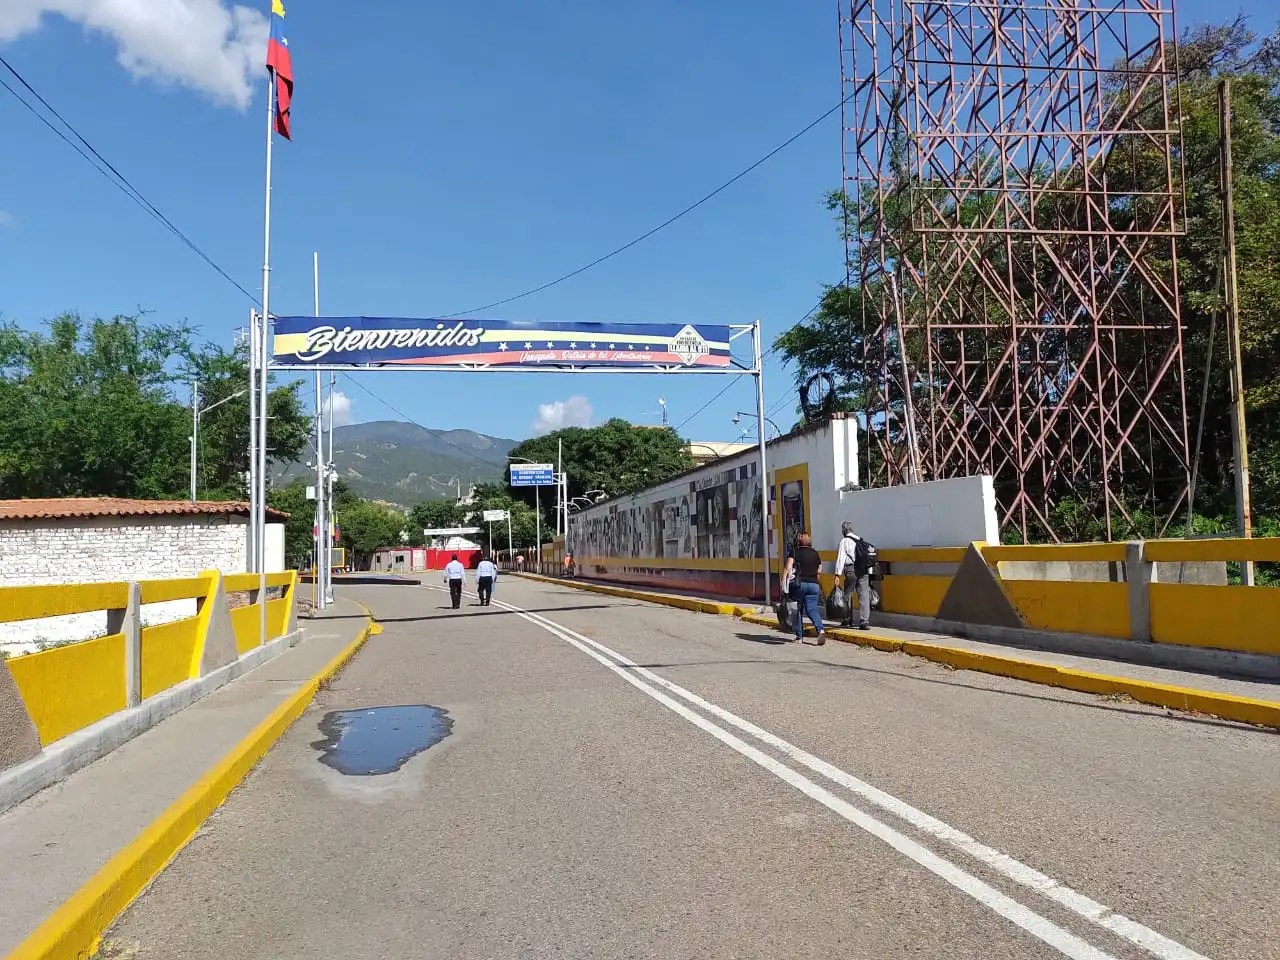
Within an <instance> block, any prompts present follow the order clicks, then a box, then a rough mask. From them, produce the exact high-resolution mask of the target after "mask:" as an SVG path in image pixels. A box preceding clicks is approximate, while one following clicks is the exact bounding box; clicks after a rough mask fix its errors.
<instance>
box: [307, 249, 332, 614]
mask: <svg viewBox="0 0 1280 960" xmlns="http://www.w3.org/2000/svg"><path fill="white" fill-rule="evenodd" d="M311 294H312V301H313V303H314V304H315V315H316V317H319V316H320V254H319V253H318V252H314V251H313V252H312V254H311ZM324 488H325V463H324V387H323V385H322V383H321V381H320V371H319V370H317V371H316V512H315V524H314V525H315V531H316V535H315V545H314V546H315V576H314V577H313V578H312V582H311V589H312V609H313V610H324V609H325V608H326V607H327V606H328V598H327V593H328V591H326V590H325V585H324V582H325V577H326V575H327V574H326V567H325V543H324V541H325V528H326V526H327V522H326V515H327V511H326V507H325V496H324V494H325V489H324Z"/></svg>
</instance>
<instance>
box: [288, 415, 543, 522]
mask: <svg viewBox="0 0 1280 960" xmlns="http://www.w3.org/2000/svg"><path fill="white" fill-rule="evenodd" d="M518 442H519V441H516V440H505V439H503V438H501V437H490V436H487V435H485V434H483V433H474V432H473V431H471V430H428V429H427V428H425V427H420V426H418V425H417V424H413V423H404V422H402V421H399V420H376V421H374V422H372V423H353V424H351V425H350V426H346V427H336V428H335V429H334V431H333V462H334V465H335V466H336V467H337V468H338V476H339V477H341V478H342V479H343V480H345V481H346V482H347V483H348V484H350V486H351V488H352V490H354V491H355V492H356V493H358V494H359V495H360V496H362V497H367V498H369V499H372V500H383V501H386V502H387V503H394V504H396V505H397V506H401V507H410V506H412V505H413V504H415V503H418V502H420V501H422V500H429V499H431V498H433V497H444V496H452V495H453V493H454V492H455V491H456V490H457V487H456V486H455V485H454V481H455V478H456V479H457V480H458V481H460V482H461V486H462V490H463V492H464V493H465V492H466V488H467V486H468V484H469V483H480V482H483V481H495V480H501V479H502V477H503V475H504V473H505V471H506V466H507V454H508V453H510V452H511V449H512V448H513V447H515V445H516V444H517V443H518ZM308 472H309V470H308V467H307V466H306V465H305V464H302V463H294V464H291V465H290V466H288V467H287V468H286V469H285V470H284V471H282V472H281V475H280V478H279V479H280V480H281V481H283V482H287V481H289V480H291V479H293V478H294V477H299V476H305V475H307V474H308Z"/></svg>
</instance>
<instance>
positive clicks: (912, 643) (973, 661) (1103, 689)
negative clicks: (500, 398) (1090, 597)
mask: <svg viewBox="0 0 1280 960" xmlns="http://www.w3.org/2000/svg"><path fill="white" fill-rule="evenodd" d="M517 576H521V577H524V578H526V579H529V580H537V581H539V582H542V583H550V584H555V585H557V586H562V587H573V588H575V589H577V590H588V591H590V592H592V593H603V594H608V595H609V596H615V597H625V598H627V599H629V600H644V601H647V602H649V603H657V604H663V605H665V606H669V607H679V608H682V609H685V610H697V611H699V612H701V613H719V614H721V615H725V616H736V617H738V618H739V619H741V620H744V621H746V622H747V623H754V624H758V625H759V626H763V627H777V620H776V619H774V618H772V617H765V616H761V615H760V614H758V613H754V612H753V611H752V610H751V609H749V608H747V607H743V606H741V605H736V604H732V603H716V602H712V601H709V600H698V599H695V598H693V597H675V596H670V595H668V594H662V593H649V592H647V591H644V590H626V589H622V588H619V587H606V586H603V585H601V584H595V583H581V582H579V581H575V580H558V579H555V578H553V577H542V576H538V575H537V574H531V573H522V574H517ZM806 630H807V632H809V633H812V632H813V629H812V628H811V627H809V628H806ZM827 633H828V635H830V636H831V637H834V638H835V639H836V640H841V641H843V642H845V643H856V644H858V645H859V646H862V647H874V648H875V649H876V650H883V651H885V652H887V653H905V654H909V655H910V656H913V657H920V658H922V659H925V660H932V661H933V662H934V663H941V664H945V665H947V666H950V667H955V668H956V669H957V670H973V671H975V672H978V673H989V674H993V675H995V676H1000V677H1011V678H1013V679H1015V680H1025V681H1026V682H1028V683H1039V684H1043V685H1045V686H1050V687H1061V688H1062V689H1064V690H1075V691H1076V692H1078V693H1095V694H1100V695H1102V696H1114V695H1116V694H1122V695H1124V696H1127V697H1129V698H1130V699H1132V700H1136V701H1138V702H1139V703H1145V704H1148V705H1150V706H1155V707H1166V708H1168V709H1171V710H1183V711H1186V712H1189V713H1203V714H1208V715H1209V716H1212V717H1218V718H1219V719H1221V720H1234V721H1236V722H1238V723H1247V724H1251V725H1252V726H1256V727H1272V728H1274V729H1278V730H1280V702H1276V701H1273V700H1256V699H1254V698H1252V697H1238V696H1235V695H1234V694H1230V693H1216V692H1214V691H1212V690H1197V689H1195V688H1193V687H1175V686H1173V685H1171V684H1165V683H1153V682H1151V681H1148V680H1131V679H1129V678H1127V677H1116V676H1112V675H1110V674H1105V673H1089V672H1088V671H1085V670H1074V669H1071V668H1070V667H1059V666H1055V665H1054V664H1051V663H1039V662H1037V661H1033V660H1019V659H1018V658H1017V657H1004V656H1000V655H999V654H993V653H983V652H979V651H977V650H966V649H963V648H961V647H948V646H946V645H945V644H940V643H925V642H923V641H918V640H899V639H897V638H896V637H886V636H881V635H877V634H874V633H869V632H867V631H865V630H858V631H853V630H841V629H839V628H832V629H829V630H827Z"/></svg>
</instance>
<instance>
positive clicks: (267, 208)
mask: <svg viewBox="0 0 1280 960" xmlns="http://www.w3.org/2000/svg"><path fill="white" fill-rule="evenodd" d="M275 104H276V75H275V71H274V70H273V71H271V72H270V74H269V75H268V77H267V177H266V190H265V193H264V197H263V217H262V226H263V240H262V321H261V323H260V325H259V327H258V351H259V352H258V360H259V364H258V371H257V374H258V382H257V383H255V384H252V387H253V389H255V390H257V391H258V422H257V423H256V424H254V428H255V429H256V430H257V432H258V440H257V449H256V451H255V452H256V454H257V464H256V466H257V478H256V479H257V483H258V513H257V516H256V517H254V525H255V531H256V534H257V536H256V538H255V539H256V544H255V546H256V550H255V554H254V567H253V571H254V572H255V573H264V572H265V571H266V543H265V540H266V517H267V513H266V499H267V478H266V462H267V457H266V453H267V451H266V449H265V448H266V440H267V391H266V384H267V336H268V333H267V330H268V327H269V325H270V321H271V145H272V142H273V141H274V139H275V136H274V135H275ZM265 614H266V608H265V607H264V608H263V615H264V623H265ZM263 639H264V640H265V639H266V637H265V634H264V636H263Z"/></svg>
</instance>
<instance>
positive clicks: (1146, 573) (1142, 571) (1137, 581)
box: [1124, 540, 1156, 643]
mask: <svg viewBox="0 0 1280 960" xmlns="http://www.w3.org/2000/svg"><path fill="white" fill-rule="evenodd" d="M1145 547H1146V544H1145V543H1144V541H1142V540H1130V541H1129V542H1128V543H1126V544H1125V549H1124V579H1125V583H1127V584H1128V585H1129V639H1130V640H1139V641H1142V642H1144V643H1149V642H1150V641H1151V592H1150V591H1149V590H1148V589H1147V586H1148V585H1149V584H1150V583H1152V582H1153V581H1154V580H1155V579H1156V574H1155V565H1154V564H1153V563H1152V562H1151V561H1150V560H1148V559H1147V557H1146V550H1145Z"/></svg>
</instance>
